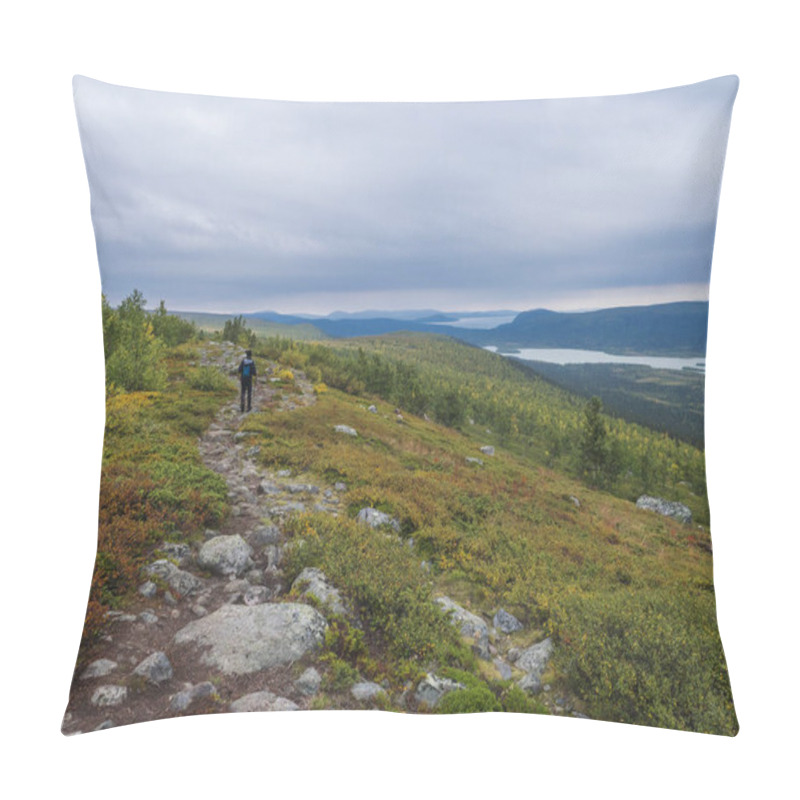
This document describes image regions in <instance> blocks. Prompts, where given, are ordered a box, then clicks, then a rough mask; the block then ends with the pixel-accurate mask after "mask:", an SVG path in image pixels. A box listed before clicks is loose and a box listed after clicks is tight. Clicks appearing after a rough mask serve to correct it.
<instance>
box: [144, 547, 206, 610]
mask: <svg viewBox="0 0 800 800" xmlns="http://www.w3.org/2000/svg"><path fill="white" fill-rule="evenodd" d="M144 572H145V574H146V575H149V576H150V577H155V578H161V579H162V580H164V581H166V582H167V584H168V586H169V588H170V589H172V591H173V592H175V593H176V594H178V595H181V596H187V595H190V594H194V593H195V592H197V591H199V590H200V588H201V587H202V585H203V582H202V581H201V580H200V578H198V577H197V576H196V575H192V573H191V572H186V571H185V570H182V569H179V568H178V567H176V566H175V565H174V564H173V563H172V562H171V561H169V560H167V559H166V558H160V559H159V560H158V561H154V562H153V563H152V564H150V565H148V566H146V567H145V568H144ZM164 599H165V600H167V602H168V603H169V602H170V600H169V599H168V598H167V597H166V593H165V596H164ZM172 599H173V600H174V599H175V598H174V597H173V598H172Z"/></svg>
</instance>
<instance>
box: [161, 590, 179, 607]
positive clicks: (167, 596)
mask: <svg viewBox="0 0 800 800" xmlns="http://www.w3.org/2000/svg"><path fill="white" fill-rule="evenodd" d="M164 602H165V603H166V604H167V605H168V606H176V605H178V601H177V600H176V599H175V597H174V596H173V594H172V592H164Z"/></svg>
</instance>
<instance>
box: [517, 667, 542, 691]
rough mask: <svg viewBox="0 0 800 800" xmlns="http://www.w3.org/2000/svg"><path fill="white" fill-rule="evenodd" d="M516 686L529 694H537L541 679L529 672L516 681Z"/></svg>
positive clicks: (539, 689) (540, 686)
mask: <svg viewBox="0 0 800 800" xmlns="http://www.w3.org/2000/svg"><path fill="white" fill-rule="evenodd" d="M517 686H519V688H520V689H524V690H525V691H526V692H528V693H529V694H539V692H540V691H541V690H542V681H541V678H539V677H538V676H537V675H536V674H535V673H533V672H529V673H528V674H527V675H523V676H522V678H520V679H519V680H518V681H517Z"/></svg>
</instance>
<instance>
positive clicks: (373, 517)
mask: <svg viewBox="0 0 800 800" xmlns="http://www.w3.org/2000/svg"><path fill="white" fill-rule="evenodd" d="M356 519H357V520H358V521H359V522H366V523H367V525H369V526H370V528H380V527H381V526H382V525H389V526H390V527H391V528H392V529H393V530H395V531H397V532H398V533H400V523H399V522H398V521H397V520H396V519H395V518H394V517H390V516H389V515H388V514H386V513H385V512H383V511H378V509H377V508H362V509H361V511H359V512H358V516H357V517H356Z"/></svg>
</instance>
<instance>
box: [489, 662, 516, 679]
mask: <svg viewBox="0 0 800 800" xmlns="http://www.w3.org/2000/svg"><path fill="white" fill-rule="evenodd" d="M492 663H493V664H494V665H495V667H497V671H498V672H499V673H500V678H501V679H502V680H504V681H508V680H511V675H512V673H511V667H509V666H508V664H506V662H505V661H503V659H502V658H495V659H494V660H493V661H492Z"/></svg>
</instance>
